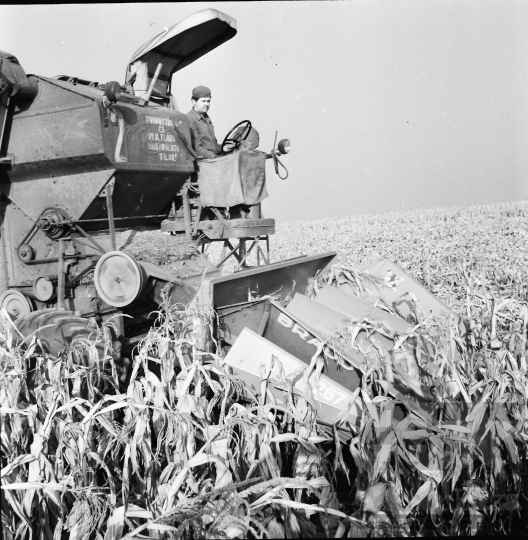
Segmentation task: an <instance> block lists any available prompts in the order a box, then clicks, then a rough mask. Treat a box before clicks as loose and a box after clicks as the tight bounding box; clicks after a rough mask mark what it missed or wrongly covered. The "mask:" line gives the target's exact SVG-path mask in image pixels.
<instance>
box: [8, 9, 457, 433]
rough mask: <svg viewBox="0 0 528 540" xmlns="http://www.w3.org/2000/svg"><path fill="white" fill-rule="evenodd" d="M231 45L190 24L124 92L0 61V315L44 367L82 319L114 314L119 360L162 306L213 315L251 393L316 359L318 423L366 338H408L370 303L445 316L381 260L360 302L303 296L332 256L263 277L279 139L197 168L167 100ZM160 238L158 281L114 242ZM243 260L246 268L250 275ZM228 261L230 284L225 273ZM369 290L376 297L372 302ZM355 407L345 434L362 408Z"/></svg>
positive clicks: (350, 386) (328, 417) (182, 119)
mask: <svg viewBox="0 0 528 540" xmlns="http://www.w3.org/2000/svg"><path fill="white" fill-rule="evenodd" d="M235 34H236V23H235V21H234V19H232V18H231V17H229V16H228V15H225V14H223V13H221V12H219V11H216V10H214V9H207V10H204V11H200V12H198V13H195V14H194V15H192V16H190V17H188V18H187V19H185V20H184V21H182V22H180V23H178V24H176V25H174V26H172V27H171V28H169V29H168V31H166V32H163V33H162V34H160V35H159V36H157V37H155V38H154V39H152V40H151V41H150V42H149V43H147V44H145V45H144V46H143V47H141V48H140V49H139V50H138V51H137V52H136V53H135V54H134V56H133V57H132V59H131V61H130V64H129V66H128V69H127V72H126V81H125V84H124V85H121V84H118V83H117V82H115V81H111V82H108V83H106V84H99V83H97V82H91V81H87V80H83V79H80V78H77V77H70V76H58V77H53V78H49V77H43V76H40V75H26V73H25V72H24V70H23V68H22V66H21V65H20V64H19V62H18V61H17V59H16V58H15V57H14V56H12V55H10V54H7V53H0V98H1V103H0V135H1V146H0V234H1V239H0V240H1V243H0V307H1V308H2V309H3V310H5V311H7V313H8V314H9V315H10V316H11V318H12V319H13V320H14V321H15V324H16V326H17V327H18V329H19V330H20V332H21V333H22V334H23V335H24V336H29V335H30V334H31V333H33V332H34V331H35V330H37V329H38V328H41V327H44V326H46V328H44V329H43V330H41V331H40V332H39V337H40V339H41V341H42V343H43V346H44V348H45V349H46V350H47V352H49V353H51V354H54V355H56V354H58V352H59V351H60V350H61V349H62V348H63V347H64V346H65V345H67V344H68V343H70V342H71V340H72V339H73V338H74V337H75V336H79V335H82V336H88V335H90V334H93V328H92V323H91V320H93V319H95V320H96V321H97V322H99V323H100V322H103V321H105V320H106V319H108V318H109V317H113V316H115V315H116V314H124V315H127V316H128V317H120V318H118V320H121V321H122V322H121V323H120V325H121V326H120V332H119V333H120V335H119V336H118V341H119V343H120V344H121V346H122V351H123V352H124V353H125V354H130V351H131V350H132V348H133V347H134V346H135V345H136V344H137V342H138V341H139V340H140V339H141V338H142V337H143V336H144V335H145V334H146V333H147V332H148V329H149V328H150V327H151V325H152V323H153V319H152V317H153V316H152V315H151V313H152V312H153V311H154V310H156V309H157V308H158V306H159V305H160V303H161V301H162V296H165V297H167V295H168V298H169V299H170V302H173V303H183V304H188V303H190V302H192V301H193V300H195V299H197V300H199V302H201V303H202V304H203V303H206V304H207V305H208V306H210V307H212V308H214V310H215V311H216V313H217V314H218V318H219V321H220V324H219V325H218V327H217V329H216V333H217V335H216V336H215V337H216V338H217V339H220V338H221V339H222V340H223V341H224V342H225V343H226V344H228V345H231V349H230V351H229V353H228V354H227V357H226V361H227V362H228V363H229V364H230V365H231V366H233V368H234V369H235V370H237V371H238V372H239V373H240V374H241V375H242V376H243V377H245V378H246V379H247V380H249V381H250V382H254V383H256V382H257V381H258V377H259V372H260V365H261V363H263V362H266V361H267V359H269V357H270V356H271V354H273V355H275V356H276V357H277V358H279V359H280V360H281V361H282V363H283V366H284V369H285V371H286V373H287V374H289V373H292V372H295V371H296V370H297V369H298V368H299V367H302V366H306V365H309V364H310V363H311V361H312V358H313V357H314V355H315V354H316V353H317V352H318V351H319V352H321V353H322V354H323V355H324V357H325V359H326V367H325V368H324V370H323V375H322V378H321V384H320V385H319V386H318V388H317V389H314V395H315V398H316V401H318V402H319V404H320V405H321V417H322V420H323V421H325V422H329V423H331V422H332V421H333V419H334V418H335V417H336V415H337V414H338V413H339V412H340V411H341V410H342V409H343V408H345V407H346V406H347V404H348V403H349V402H350V399H351V398H352V396H353V395H354V392H355V390H356V389H357V388H358V386H359V384H360V380H361V369H360V366H361V364H362V362H363V360H364V353H365V351H366V350H367V349H368V348H369V347H377V348H378V350H383V354H386V355H388V354H389V351H390V350H391V348H392V347H393V346H394V343H393V342H392V341H391V339H390V338H389V337H387V335H385V334H384V332H383V331H382V330H379V328H383V324H385V325H387V326H389V327H391V328H392V329H394V330H396V331H398V332H402V333H405V332H406V331H408V330H409V324H408V323H407V322H406V321H405V319H404V318H402V317H394V316H392V315H389V314H388V313H387V312H386V311H383V310H382V309H380V308H379V307H376V306H375V302H377V301H379V298H382V299H383V300H384V301H385V302H387V304H389V305H391V304H392V303H393V302H394V301H395V300H398V299H401V298H404V297H405V295H406V294H407V295H408V294H409V293H413V294H414V295H415V296H416V297H417V298H419V299H420V300H421V302H422V305H423V307H424V309H425V310H426V311H427V312H429V313H430V312H433V313H440V312H449V309H448V308H447V306H445V305H444V304H442V303H441V302H440V301H439V300H437V299H436V298H434V297H433V296H432V295H430V294H429V293H428V292H427V291H426V290H425V289H424V288H423V287H421V286H420V285H419V284H418V283H416V282H415V281H413V280H412V279H411V278H410V277H409V276H407V275H406V274H405V273H404V272H403V271H402V270H401V269H399V268H397V267H395V266H394V265H392V264H390V263H388V262H379V263H376V264H373V265H371V266H369V267H366V268H363V269H362V271H364V272H366V273H368V274H370V275H371V276H373V281H372V287H373V288H372V290H371V293H372V301H371V302H369V301H366V300H365V298H363V299H358V298H357V297H356V296H355V294H354V291H353V290H352V288H351V285H350V284H348V285H347V284H343V285H340V286H332V287H330V286H327V287H323V288H321V289H320V290H319V291H318V293H317V294H316V295H315V297H313V296H314V295H313V294H312V293H311V291H312V290H313V284H314V280H315V279H316V278H320V277H321V276H323V275H324V274H325V272H327V271H328V270H330V269H331V267H332V265H333V264H335V263H336V262H337V260H336V253H333V252H332V253H324V254H321V255H317V256H308V257H298V258H295V259H291V260H288V261H283V262H280V263H276V264H269V262H270V260H269V241H268V240H269V236H270V235H272V234H274V225H275V222H274V220H273V219H264V218H263V217H262V214H261V210H260V203H261V201H262V199H263V198H265V197H266V196H267V192H266V183H265V163H266V159H271V160H272V161H273V162H274V168H275V171H276V172H279V167H280V166H282V164H281V163H280V161H279V157H280V156H281V155H283V154H285V153H287V152H288V151H289V141H287V140H282V141H280V143H278V144H277V145H276V146H275V145H274V148H273V149H272V150H271V152H270V153H269V154H268V153H265V152H261V151H258V150H256V149H255V148H256V146H257V141H258V134H257V132H256V131H255V130H254V128H253V127H252V126H251V123H250V122H249V121H244V122H241V123H239V124H237V125H236V126H235V127H234V128H233V129H232V130H231V131H230V132H229V133H228V135H227V136H226V138H225V139H224V141H223V143H222V149H223V155H222V156H221V157H219V158H217V159H215V160H209V161H200V162H198V161H197V159H196V153H195V151H194V148H193V142H192V140H191V132H190V127H189V122H188V119H187V117H186V115H185V114H182V113H180V112H178V110H176V106H175V103H174V100H173V98H172V95H171V80H172V75H173V74H174V73H175V72H177V71H179V70H181V69H182V68H184V67H185V66H187V65H189V64H190V63H192V62H194V61H195V60H197V59H198V58H200V57H201V56H203V55H204V54H206V53H207V52H209V51H211V50H213V49H214V48H216V47H218V46H219V45H221V44H222V43H224V42H226V41H227V40H229V39H231V38H232V37H234V36H235ZM276 139H277V138H276V137H275V141H276ZM160 229H161V230H162V231H165V232H167V233H171V234H172V236H171V239H172V240H173V241H174V245H175V246H178V248H179V249H180V251H181V258H180V259H179V260H178V261H177V262H176V263H174V264H172V266H171V267H170V268H168V267H160V266H156V265H153V264H149V263H147V262H139V261H137V260H135V259H134V258H133V257H131V256H130V255H129V254H127V253H125V252H124V251H123V250H122V249H118V248H117V239H116V233H117V232H120V231H137V230H142V231H143V230H160ZM211 242H222V243H223V248H224V249H223V254H222V257H221V259H220V261H217V264H216V265H215V264H213V263H212V261H211V260H209V259H208V258H207V257H206V256H205V255H204V254H203V253H202V252H201V251H200V249H199V248H200V246H202V245H203V244H204V243H206V244H210V243H211ZM252 251H253V253H256V254H257V261H258V262H257V266H255V267H252V268H249V267H248V255H249V254H250V253H251V252H252ZM229 257H231V258H235V259H236V263H235V264H236V271H235V272H233V273H232V274H230V275H222V274H221V271H220V267H222V265H223V264H225V261H226V260H228V259H229ZM375 280H377V282H378V283H384V284H385V285H384V286H380V287H379V290H375V289H376V286H375V285H374V281H375ZM347 287H349V290H347ZM400 312H401V310H400ZM366 318H367V319H369V320H372V321H377V322H379V323H383V324H381V325H380V326H379V328H378V331H368V330H365V329H363V330H362V329H361V328H359V327H358V328H359V330H358V332H357V335H356V339H355V343H354V346H351V347H349V348H348V349H347V348H346V347H345V348H344V349H343V348H342V347H340V346H337V345H335V344H334V345H333V344H332V342H331V341H330V342H328V344H327V345H325V346H323V341H325V340H326V337H327V336H328V335H329V334H330V333H331V332H333V331H335V330H336V329H338V328H339V327H341V326H343V325H344V324H346V323H350V322H351V321H352V322H354V321H356V322H357V321H363V320H365V319H366ZM47 325H52V326H47ZM360 351H363V352H360ZM296 384H297V383H296ZM411 386H412V385H411ZM411 386H409V385H405V384H403V383H398V382H393V383H391V385H390V387H389V390H390V392H391V393H392V394H393V395H394V396H396V397H398V398H399V399H401V400H402V402H403V403H405V404H406V406H407V407H408V408H411V409H413V410H415V411H416V412H417V413H418V414H420V415H422V416H428V415H429V411H428V407H427V406H426V405H424V403H427V399H428V398H427V396H425V398H426V399H425V400H424V399H423V398H424V395H423V393H421V392H420V391H419V390H418V391H417V392H415V391H413V390H412V389H411ZM257 388H258V385H257ZM421 394H422V395H421ZM356 395H357V393H356ZM418 398H419V399H418ZM355 403H356V404H355V405H354V407H353V408H352V409H351V410H350V413H349V417H350V418H349V419H350V420H351V421H352V422H355V421H356V420H357V416H358V414H359V412H360V409H361V400H360V399H357V400H356V402H355Z"/></svg>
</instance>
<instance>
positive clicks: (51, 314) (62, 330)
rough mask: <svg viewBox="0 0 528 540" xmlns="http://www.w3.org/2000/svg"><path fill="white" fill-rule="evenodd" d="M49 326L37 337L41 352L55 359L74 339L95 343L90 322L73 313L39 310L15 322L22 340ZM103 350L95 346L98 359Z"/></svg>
mask: <svg viewBox="0 0 528 540" xmlns="http://www.w3.org/2000/svg"><path fill="white" fill-rule="evenodd" d="M49 324H53V325H54V326H49V327H48V328H43V329H42V330H40V331H39V332H38V334H37V336H38V338H39V339H40V342H41V343H42V348H43V349H44V351H43V352H46V353H48V354H51V355H52V356H54V357H55V358H56V357H57V356H58V355H59V352H60V351H61V350H62V349H64V347H66V346H68V345H70V344H71V342H72V340H73V339H74V338H75V337H84V338H88V339H90V341H92V342H93V341H95V336H96V329H95V328H94V327H93V325H92V324H91V323H90V320H89V319H86V318H84V317H78V316H76V315H75V314H74V312H73V311H64V310H57V309H41V310H38V311H33V312H32V313H30V314H29V315H26V316H25V317H21V318H20V319H18V320H17V321H15V326H16V327H17V328H18V330H19V331H20V333H21V334H22V335H23V336H24V338H27V337H28V336H30V335H31V334H32V333H33V332H35V331H36V330H38V329H39V328H42V327H43V326H46V325H49ZM20 340H21V339H20ZM29 342H30V340H28V344H29ZM103 348H104V346H103V345H102V344H101V346H100V347H99V346H97V349H98V352H99V357H100V358H101V357H102V354H103Z"/></svg>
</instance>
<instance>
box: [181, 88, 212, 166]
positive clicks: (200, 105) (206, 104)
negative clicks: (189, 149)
mask: <svg viewBox="0 0 528 540" xmlns="http://www.w3.org/2000/svg"><path fill="white" fill-rule="evenodd" d="M191 101H192V105H193V108H192V109H191V110H190V111H189V112H188V113H187V117H188V118H189V122H190V124H191V131H192V135H193V136H194V146H195V148H196V153H197V155H198V159H212V158H215V157H217V156H219V155H220V147H219V145H218V142H217V140H216V137H215V133H214V126H213V123H212V122H211V118H210V117H209V115H208V114H207V112H208V111H209V109H210V107H211V90H209V88H207V86H197V87H196V88H194V89H193V91H192V98H191Z"/></svg>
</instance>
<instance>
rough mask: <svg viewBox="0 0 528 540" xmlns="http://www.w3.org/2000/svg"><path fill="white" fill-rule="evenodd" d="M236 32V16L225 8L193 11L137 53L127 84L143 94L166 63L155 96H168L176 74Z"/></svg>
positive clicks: (136, 92)
mask: <svg viewBox="0 0 528 540" xmlns="http://www.w3.org/2000/svg"><path fill="white" fill-rule="evenodd" d="M236 33H237V30H236V21H235V19H233V18H232V17H230V16H229V15H226V14H225V13H222V12H221V11H217V10H216V9H204V10H203V11H198V12H197V13H193V14H192V15H191V16H189V17H187V18H186V19H184V20H183V21H181V22H179V23H176V24H175V25H173V26H171V27H170V28H167V29H166V30H165V31H163V32H162V33H161V34H159V35H157V36H156V37H154V38H153V39H151V40H150V41H149V42H148V43H145V44H144V45H143V46H141V47H140V48H139V49H138V50H137V51H136V52H135V53H134V55H133V56H132V59H131V60H130V62H129V64H128V69H127V74H126V84H127V85H129V84H130V85H132V87H133V88H134V94H135V95H137V96H140V97H142V96H143V95H144V94H146V92H147V90H148V88H149V86H150V83H151V81H152V78H153V76H154V74H155V72H156V68H157V67H158V64H162V66H163V67H162V68H161V71H160V73H159V76H158V79H157V81H156V83H155V86H154V91H153V94H152V95H153V96H155V97H166V96H167V95H168V93H169V91H170V81H171V77H172V75H173V73H175V72H176V71H179V70H180V69H182V68H184V67H185V66H188V65H189V64H191V63H192V62H194V61H195V60H197V59H198V58H200V57H201V56H203V55H204V54H207V53H208V52H209V51H212V50H213V49H216V47H218V46H219V45H222V43H225V42H226V41H228V40H230V39H231V38H232V37H233V36H234V35H235V34H236Z"/></svg>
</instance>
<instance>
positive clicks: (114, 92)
mask: <svg viewBox="0 0 528 540" xmlns="http://www.w3.org/2000/svg"><path fill="white" fill-rule="evenodd" d="M104 95H105V96H106V97H107V98H108V100H109V101H110V103H116V102H117V101H119V100H120V99H121V86H120V85H119V83H118V82H116V81H110V82H107V83H106V85H105V89H104Z"/></svg>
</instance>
